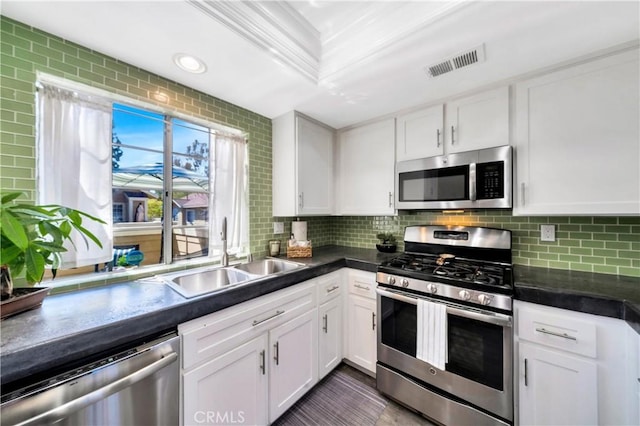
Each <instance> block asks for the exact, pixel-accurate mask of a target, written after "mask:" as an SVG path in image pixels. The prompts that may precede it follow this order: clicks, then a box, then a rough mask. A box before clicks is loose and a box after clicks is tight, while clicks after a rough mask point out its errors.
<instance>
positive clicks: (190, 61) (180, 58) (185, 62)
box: [173, 53, 207, 74]
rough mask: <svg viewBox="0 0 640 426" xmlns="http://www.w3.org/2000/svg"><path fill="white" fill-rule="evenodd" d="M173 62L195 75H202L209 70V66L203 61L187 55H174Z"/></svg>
mask: <svg viewBox="0 0 640 426" xmlns="http://www.w3.org/2000/svg"><path fill="white" fill-rule="evenodd" d="M173 62H175V64H176V65H177V66H178V67H180V68H181V69H183V70H185V71H187V72H191V73H194V74H202V73H203V72H205V71H206V70H207V66H206V65H205V64H204V62H202V60H200V59H198V58H196V57H195V56H192V55H187V54H186V53H177V54H175V55H173Z"/></svg>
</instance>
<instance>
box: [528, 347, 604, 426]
mask: <svg viewBox="0 0 640 426" xmlns="http://www.w3.org/2000/svg"><path fill="white" fill-rule="evenodd" d="M519 365H520V367H521V368H522V369H523V374H522V376H523V377H521V379H520V384H519V397H520V424H521V425H596V424H598V392H597V389H598V386H597V365H596V362H595V361H594V360H592V359H583V358H580V357H578V356H573V355H569V354H566V353H564V352H561V351H556V350H551V349H547V348H545V347H544V346H540V345H533V344H529V343H525V342H521V343H520V345H519Z"/></svg>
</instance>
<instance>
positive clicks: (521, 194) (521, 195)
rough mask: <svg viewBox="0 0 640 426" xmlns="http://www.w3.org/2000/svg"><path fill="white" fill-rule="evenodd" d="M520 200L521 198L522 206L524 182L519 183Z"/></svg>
mask: <svg viewBox="0 0 640 426" xmlns="http://www.w3.org/2000/svg"><path fill="white" fill-rule="evenodd" d="M520 200H522V205H523V206H524V182H522V183H521V184H520Z"/></svg>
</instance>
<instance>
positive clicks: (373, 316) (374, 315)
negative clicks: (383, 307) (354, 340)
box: [371, 312, 376, 330]
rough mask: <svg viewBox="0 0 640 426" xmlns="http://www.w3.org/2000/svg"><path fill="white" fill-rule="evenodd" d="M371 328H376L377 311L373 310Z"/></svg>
mask: <svg viewBox="0 0 640 426" xmlns="http://www.w3.org/2000/svg"><path fill="white" fill-rule="evenodd" d="M371 329H372V330H375V329H376V313H375V312H371Z"/></svg>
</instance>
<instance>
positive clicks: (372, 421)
mask: <svg viewBox="0 0 640 426" xmlns="http://www.w3.org/2000/svg"><path fill="white" fill-rule="evenodd" d="M375 387H376V382H375V379H374V378H372V377H370V376H368V375H366V374H364V373H362V372H360V371H358V370H356V369H355V368H352V367H350V366H348V365H346V364H341V365H340V366H338V368H336V369H335V370H334V371H333V372H332V373H330V374H329V375H328V376H327V377H325V378H324V379H323V380H322V381H321V382H320V383H319V384H318V385H316V386H315V387H314V388H313V389H312V390H311V391H310V392H309V393H308V394H307V395H305V396H304V397H303V398H302V399H300V400H299V401H298V402H297V403H296V404H295V405H294V406H293V407H291V408H290V409H289V410H288V411H287V412H286V413H284V414H283V415H282V416H281V417H280V418H279V419H278V420H277V421H276V422H275V423H274V425H275V426H309V425H314V426H324V425H327V426H328V425H331V426H338V425H340V426H351V425H354V426H387V425H389V426H396V425H397V426H409V425H424V426H433V423H431V422H429V421H428V420H427V419H425V418H424V417H422V416H420V415H418V414H415V413H414V412H412V411H410V410H408V409H406V408H404V407H403V406H401V405H399V404H397V403H395V402H393V401H391V400H389V398H387V397H385V396H384V395H382V394H380V393H379V392H378V391H377V390H376V388H375Z"/></svg>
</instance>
